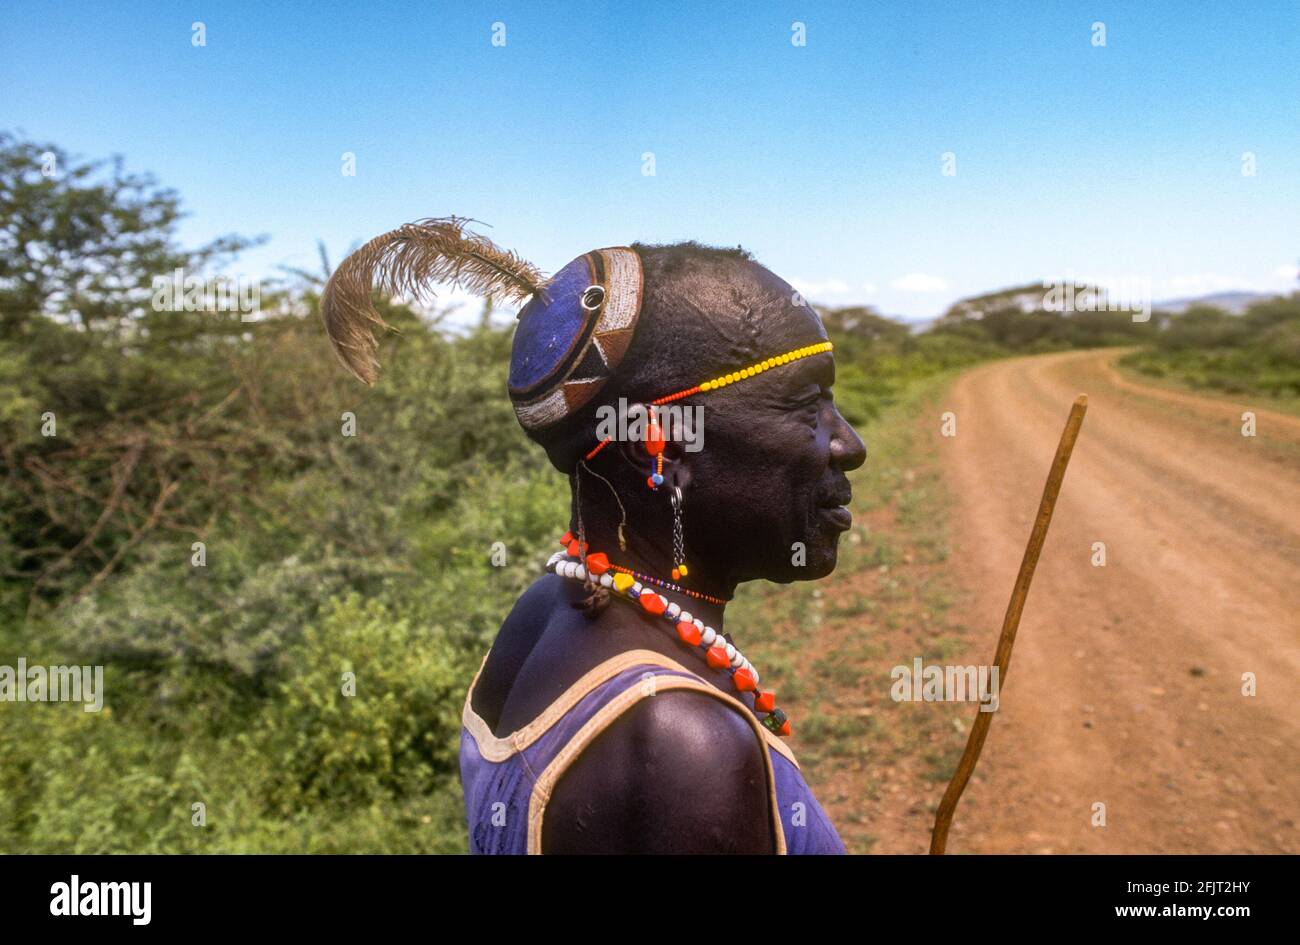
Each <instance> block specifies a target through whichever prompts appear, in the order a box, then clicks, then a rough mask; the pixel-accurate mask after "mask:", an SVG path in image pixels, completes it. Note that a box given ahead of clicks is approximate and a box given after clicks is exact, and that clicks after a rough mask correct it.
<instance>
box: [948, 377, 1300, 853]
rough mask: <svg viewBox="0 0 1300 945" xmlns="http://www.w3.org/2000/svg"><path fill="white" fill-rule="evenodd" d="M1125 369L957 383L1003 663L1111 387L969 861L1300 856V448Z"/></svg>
mask: <svg viewBox="0 0 1300 945" xmlns="http://www.w3.org/2000/svg"><path fill="white" fill-rule="evenodd" d="M1114 356H1115V352H1113V351H1109V352H1107V351H1103V352H1097V351H1089V352H1071V353H1067V354H1063V355H1048V356H1041V357H1034V358H1019V359H1015V360H1008V361H999V362H994V363H991V364H987V365H984V366H981V367H979V368H976V369H974V370H973V371H971V372H968V373H967V374H965V375H963V376H962V377H961V378H959V379H958V381H957V382H956V383H955V384H954V386H953V388H952V389H951V391H950V395H949V399H948V403H947V407H946V409H951V410H953V411H954V412H955V413H956V415H957V424H958V434H957V436H956V437H953V438H947V439H942V438H941V441H940V444H939V449H940V453H941V454H942V456H943V463H944V470H945V475H946V477H947V478H948V481H949V483H950V486H951V490H952V492H953V494H954V495H955V496H956V498H957V506H956V509H955V519H954V522H953V551H954V553H953V556H952V559H951V563H952V566H953V573H954V576H955V577H956V579H957V581H958V583H959V585H960V586H961V587H962V588H963V600H962V603H961V605H959V606H964V607H965V622H966V623H967V624H968V625H969V626H971V627H975V628H978V631H977V632H976V633H974V634H973V636H974V638H975V639H977V640H979V641H980V642H979V644H978V645H979V646H980V648H981V649H980V651H978V652H975V651H972V652H969V653H965V654H962V656H961V657H959V658H958V661H965V662H970V663H980V662H987V661H988V660H989V659H990V657H991V655H992V650H993V646H994V643H995V641H996V636H997V628H998V626H999V625H1000V621H1001V617H1002V613H1003V610H1004V609H1005V607H1006V600H1007V596H1008V595H1009V593H1010V589H1011V584H1012V582H1013V580H1014V577H1015V572H1016V569H1017V567H1018V565H1019V563H1020V556H1021V554H1022V553H1023V550H1024V543H1025V541H1026V539H1027V537H1028V533H1029V527H1030V523H1031V520H1032V517H1033V514H1034V512H1035V510H1036V508H1037V501H1038V497H1039V494H1040V493H1041V490H1042V485H1043V479H1044V478H1045V476H1046V473H1047V468H1048V465H1049V464H1050V462H1051V457H1052V453H1053V451H1054V449H1055V446H1056V440H1057V438H1058V437H1059V435H1060V430H1061V427H1062V425H1063V424H1064V422H1065V416H1066V413H1067V412H1068V408H1069V404H1070V402H1071V400H1072V399H1073V398H1074V396H1075V395H1076V394H1077V393H1079V392H1081V391H1082V392H1086V393H1087V394H1088V396H1089V412H1088V418H1087V420H1086V421H1085V423H1084V427H1083V433H1082V435H1081V437H1080V440H1079V444H1078V446H1077V448H1076V450H1075V454H1074V459H1073V461H1072V463H1071V467H1070V471H1069V474H1068V475H1067V476H1066V481H1065V486H1064V489H1063V490H1062V493H1061V499H1060V502H1059V503H1058V506H1057V510H1056V516H1055V518H1054V520H1053V524H1052V530H1051V533H1050V534H1049V536H1048V540H1047V545H1046V548H1045V550H1044V553H1043V557H1042V559H1041V561H1040V563H1039V567H1038V572H1037V575H1036V577H1035V580H1034V586H1033V589H1032V590H1031V592H1030V596H1029V601H1028V605H1027V607H1026V609H1025V614H1024V618H1023V620H1022V623H1021V628H1020V634H1019V637H1018V639H1017V644H1016V651H1015V655H1014V658H1013V660H1012V665H1011V670H1010V672H1009V673H1008V679H1007V688H1006V694H1005V697H1004V700H1003V703H1002V706H1003V707H1002V709H1001V711H1000V712H999V713H998V717H997V718H996V719H995V720H994V726H993V729H992V732H991V735H990V738H989V741H988V744H987V745H986V746H985V751H984V756H983V758H982V760H981V762H980V767H979V771H978V774H977V776H976V779H975V781H974V782H973V783H972V784H971V786H970V787H969V788H968V790H967V792H966V796H965V797H964V798H963V800H962V803H961V805H960V806H959V808H958V811H957V816H956V819H955V826H954V829H953V833H952V839H951V843H950V849H951V850H953V851H954V852H963V851H964V852H1011V851H1019V852H1036V851H1044V852H1046V851H1049V850H1050V851H1052V852H1116V853H1118V852H1134V853H1142V852H1282V851H1285V852H1298V851H1300V832H1298V831H1297V824H1296V818H1297V810H1298V808H1300V768H1298V767H1297V765H1296V763H1295V760H1296V758H1297V757H1300V707H1298V705H1297V702H1296V699H1295V693H1296V691H1297V683H1300V617H1298V615H1300V528H1298V525H1297V518H1300V514H1298V503H1300V462H1296V461H1294V460H1293V459H1292V457H1294V456H1296V455H1300V453H1296V452H1294V450H1295V449H1296V443H1297V441H1300V436H1297V434H1296V432H1295V431H1294V430H1293V429H1292V428H1291V427H1290V426H1289V425H1287V424H1269V425H1268V426H1267V427H1266V428H1265V427H1264V426H1263V424H1261V433H1260V436H1259V437H1256V438H1255V439H1251V438H1247V437H1243V436H1241V435H1240V432H1239V427H1240V422H1239V419H1235V418H1239V415H1240V412H1239V411H1238V410H1237V408H1235V407H1234V406H1233V405H1230V404H1225V403H1223V402H1215V401H1207V402H1206V403H1205V404H1203V405H1198V406H1197V409H1191V408H1190V407H1189V406H1188V404H1187V403H1185V402H1184V401H1185V398H1186V397H1188V396H1191V395H1180V397H1179V398H1176V399H1172V400H1171V399H1170V398H1169V397H1166V396H1163V395H1164V394H1166V393H1167V392H1164V391H1161V392H1160V393H1161V395H1162V396H1151V397H1148V396H1146V394H1145V392H1144V390H1143V389H1142V388H1141V386H1140V385H1138V384H1136V383H1134V382H1132V381H1128V380H1127V379H1123V378H1120V377H1119V375H1118V374H1117V373H1116V372H1115V371H1114V369H1113V367H1112V366H1111V363H1110V362H1111V360H1112V359H1113V357H1114ZM1117 381H1122V383H1117ZM1265 430H1267V432H1268V436H1270V437H1273V438H1275V441H1274V442H1273V443H1269V442H1267V441H1266V437H1265ZM1097 541H1102V542H1105V544H1106V554H1107V563H1106V565H1105V567H1094V566H1093V565H1092V563H1091V558H1092V555H1093V543H1094V542H1097ZM1244 672H1253V673H1255V674H1256V676H1257V678H1258V695H1256V696H1255V697H1246V696H1243V695H1242V694H1241V687H1242V673H1244ZM935 800H936V801H937V796H936V798H935ZM1096 802H1101V803H1104V804H1105V805H1106V822H1107V825H1106V826H1105V827H1094V826H1092V823H1091V819H1092V816H1093V808H1092V805H1093V804H1094V803H1096Z"/></svg>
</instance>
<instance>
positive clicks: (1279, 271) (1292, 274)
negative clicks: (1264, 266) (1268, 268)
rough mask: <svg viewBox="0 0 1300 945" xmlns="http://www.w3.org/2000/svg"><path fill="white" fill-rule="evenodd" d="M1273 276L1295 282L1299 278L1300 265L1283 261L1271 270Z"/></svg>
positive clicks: (1284, 280)
mask: <svg viewBox="0 0 1300 945" xmlns="http://www.w3.org/2000/svg"><path fill="white" fill-rule="evenodd" d="M1273 277H1274V278H1275V279H1281V280H1282V281H1283V282H1295V281H1296V280H1297V279H1300V266H1297V265H1296V264H1295V263H1283V264H1282V265H1280V266H1278V267H1277V268H1276V269H1274V270H1273Z"/></svg>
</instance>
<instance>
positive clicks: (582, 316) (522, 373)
mask: <svg viewBox="0 0 1300 945" xmlns="http://www.w3.org/2000/svg"><path fill="white" fill-rule="evenodd" d="M642 289H643V285H642V272H641V257H640V256H638V255H637V253H636V251H635V250H632V249H628V248H626V247H621V246H620V247H613V248H610V249H598V250H594V251H592V252H590V253H585V254H583V255H582V256H579V257H578V258H577V259H575V260H573V261H572V262H571V263H569V264H568V265H567V266H565V267H564V268H563V269H561V270H560V271H559V272H557V273H556V274H555V276H554V277H553V278H551V279H550V280H549V281H548V282H546V283H545V284H544V285H543V286H542V287H541V288H540V289H539V290H538V291H537V293H536V294H535V295H533V297H532V299H531V300H530V301H529V302H528V304H527V305H525V306H524V307H523V310H522V311H520V313H519V327H518V328H517V329H516V331H515V338H514V346H513V348H512V350H511V356H510V377H509V381H508V387H509V390H510V399H511V401H512V402H513V404H514V408H515V415H516V416H517V417H518V418H519V423H520V425H522V426H523V428H524V429H525V430H527V431H529V432H533V431H536V430H541V429H544V428H545V427H549V426H551V425H552V424H554V423H558V422H559V421H561V420H563V419H564V418H565V417H567V416H569V415H571V414H573V413H574V412H576V411H577V410H579V409H580V408H582V407H583V406H584V405H585V404H587V403H588V402H589V401H590V400H591V399H592V398H593V397H595V396H596V394H598V393H599V392H600V390H601V388H603V387H604V386H605V384H606V382H607V381H608V380H609V378H610V377H611V376H612V375H613V374H614V371H615V370H616V369H617V368H618V365H619V363H620V362H621V361H622V360H623V355H624V354H626V353H627V349H628V346H629V345H630V344H631V342H632V334H633V332H634V331H635V330H636V323H637V317H638V316H639V315H640V313H641V296H642Z"/></svg>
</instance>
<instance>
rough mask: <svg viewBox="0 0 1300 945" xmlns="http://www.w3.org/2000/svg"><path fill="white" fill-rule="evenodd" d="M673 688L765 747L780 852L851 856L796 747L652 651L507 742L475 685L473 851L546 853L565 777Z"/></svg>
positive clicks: (466, 728)
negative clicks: (633, 713) (551, 815)
mask: <svg viewBox="0 0 1300 945" xmlns="http://www.w3.org/2000/svg"><path fill="white" fill-rule="evenodd" d="M486 662H487V660H486V659H484V663H486ZM479 672H480V673H481V672H482V669H480V670H479ZM649 677H653V679H650V678H649ZM474 682H475V683H477V682H478V676H475V677H474ZM670 689H686V690H692V691H696V692H703V693H706V694H708V695H710V696H713V697H715V698H717V699H719V700H720V701H722V702H726V703H728V704H729V705H731V706H732V707H733V708H735V709H737V710H738V711H740V712H741V713H742V714H743V715H744V717H745V718H746V719H747V720H748V721H749V722H750V727H751V728H752V729H753V731H754V737H755V738H757V739H759V742H760V743H761V744H763V745H764V746H765V747H766V749H767V750H766V751H765V752H764V757H765V761H766V764H765V767H766V769H767V785H768V794H769V798H770V804H769V807H770V810H771V815H772V824H773V835H774V837H775V838H776V845H777V852H778V853H791V854H809V853H812V854H825V853H843V852H844V844H843V843H841V842H840V838H839V835H838V834H837V833H836V832H835V828H834V827H832V826H831V824H830V821H829V820H828V819H827V818H826V814H825V812H824V811H823V810H822V809H821V805H819V804H818V803H817V799H816V798H814V797H813V794H812V790H811V789H810V788H809V787H808V784H807V782H805V781H804V779H803V775H802V774H800V772H799V765H798V763H797V762H796V761H795V758H794V754H793V753H792V752H791V751H790V749H789V748H788V747H787V746H786V745H785V744H784V743H783V742H782V741H781V740H780V739H779V738H778V737H777V736H775V735H773V734H772V733H771V732H769V731H768V730H767V729H766V728H764V727H763V726H762V724H760V723H759V721H758V718H757V717H756V716H755V715H754V713H753V712H752V711H751V710H750V709H749V708H748V707H746V706H745V704H744V703H742V702H740V701H739V700H738V699H736V698H734V697H733V696H731V695H728V694H727V693H725V692H723V691H722V690H721V689H719V688H717V687H716V686H714V685H712V684H710V683H708V682H707V681H705V680H704V679H703V678H701V677H700V676H698V675H696V674H695V673H692V672H691V671H690V670H688V669H686V667H684V666H682V665H680V664H679V663H676V662H674V661H673V660H671V659H669V658H668V657H666V656H664V655H663V654H661V653H656V652H654V651H652V650H631V651H628V652H626V653H621V654H619V655H618V656H616V657H614V658H612V659H609V660H606V661H605V662H604V663H601V664H600V665H599V666H597V667H595V668H594V669H592V670H591V671H589V672H588V673H586V675H584V676H583V677H582V678H581V679H579V680H578V681H577V682H575V683H574V684H573V685H572V686H570V687H569V688H568V690H566V691H565V693H564V694H563V695H562V696H560V698H559V699H557V700H556V701H555V702H553V703H551V705H549V706H548V707H547V708H546V710H545V711H544V712H542V714H541V715H539V716H538V717H537V718H535V719H534V720H533V721H531V722H529V723H528V724H527V725H525V726H524V727H523V728H521V729H518V730H517V731H514V732H511V733H510V734H509V735H503V736H500V737H498V736H496V735H493V734H492V730H491V729H490V728H489V727H488V725H487V723H486V722H484V721H483V719H482V718H480V717H479V715H478V714H477V713H476V712H475V711H474V708H473V697H474V683H471V684H470V689H469V694H468V695H467V696H466V697H465V709H464V712H463V714H462V728H461V733H460V774H461V783H462V785H463V787H464V791H465V816H466V820H467V821H468V824H469V849H470V852H471V853H541V852H542V825H543V823H544V821H545V817H546V805H547V803H548V802H549V800H550V797H551V793H552V792H553V791H554V789H555V785H556V783H557V782H558V781H559V779H560V777H561V776H562V775H563V774H564V772H565V770H566V769H567V768H568V767H569V765H571V764H572V763H573V761H574V759H576V758H577V757H578V756H579V755H580V754H581V753H582V750H583V749H584V748H585V747H586V746H587V745H589V744H591V742H592V740H593V739H595V738H596V736H598V735H599V734H600V733H601V732H603V731H604V730H605V729H606V728H608V727H609V725H610V724H611V723H612V722H613V721H614V720H615V719H617V718H618V717H619V716H620V715H621V714H622V713H624V712H626V711H627V710H628V709H629V708H630V707H631V706H633V705H635V704H636V703H637V702H638V701H640V700H641V699H643V698H646V697H647V696H649V695H652V694H653V693H655V692H664V691H667V690H670Z"/></svg>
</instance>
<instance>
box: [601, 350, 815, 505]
mask: <svg viewBox="0 0 1300 945" xmlns="http://www.w3.org/2000/svg"><path fill="white" fill-rule="evenodd" d="M834 347H835V346H834V345H833V344H831V342H829V341H822V342H819V343H818V344H815V345H806V346H805V347H802V348H795V349H794V350H793V351H787V352H786V353H785V354H778V355H776V356H775V357H771V358H767V359H766V360H764V361H759V362H758V363H757V364H753V365H750V366H749V367H747V368H744V369H742V370H739V371H732V372H730V373H728V374H723V375H721V376H720V377H715V378H714V379H713V380H711V381H704V382H703V383H702V384H696V385H695V386H694V387H688V388H686V389H685V390H679V391H678V392H677V393H675V394H668V395H667V396H664V397H659V398H656V399H655V400H652V401H650V405H651V406H652V407H659V406H662V405H663V404H668V403H672V402H673V401H674V400H681V399H682V398H683V397H690V396H691V395H692V394H702V393H706V392H708V391H711V390H718V389H719V388H722V387H726V386H727V385H728V384H734V383H736V381H743V380H744V379H745V378H749V377H755V376H756V375H759V374H762V373H763V372H764V371H767V370H771V369H772V368H774V367H780V366H781V365H782V364H789V363H790V362H791V361H799V360H801V359H803V358H810V357H812V356H813V355H815V354H823V353H825V352H827V351H830V350H831V349H832V348H834ZM611 442H613V439H612V438H606V439H604V440H601V441H600V442H599V443H597V444H596V446H595V448H593V449H592V450H591V452H589V453H588V454H587V455H586V457H585V458H586V459H593V458H594V457H595V456H596V454H597V453H599V452H600V451H601V450H603V449H604V448H605V447H606V446H608V445H609V444H610V443H611ZM664 445H665V443H664V438H663V433H662V431H661V430H660V429H659V425H658V424H657V423H654V422H651V423H650V425H649V427H648V428H647V432H646V450H647V451H648V452H649V453H650V455H651V456H654V457H655V463H656V468H655V471H654V473H652V474H651V476H650V479H649V480H648V482H647V484H648V485H650V487H651V488H657V487H658V486H659V485H661V484H662V483H663V465H664V455H663V453H664Z"/></svg>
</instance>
